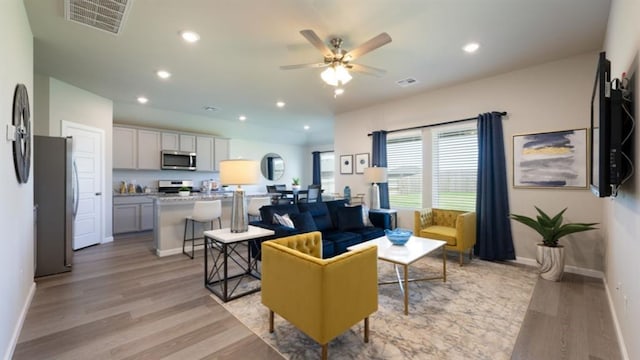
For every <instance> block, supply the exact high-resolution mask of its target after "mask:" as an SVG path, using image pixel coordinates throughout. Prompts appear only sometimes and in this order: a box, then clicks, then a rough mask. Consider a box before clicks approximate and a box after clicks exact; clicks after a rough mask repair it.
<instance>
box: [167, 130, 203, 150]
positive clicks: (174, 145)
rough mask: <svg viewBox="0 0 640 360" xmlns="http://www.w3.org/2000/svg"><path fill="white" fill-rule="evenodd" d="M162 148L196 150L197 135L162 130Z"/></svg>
mask: <svg viewBox="0 0 640 360" xmlns="http://www.w3.org/2000/svg"><path fill="white" fill-rule="evenodd" d="M162 150H175V151H187V152H196V136H195V135H191V134H179V133H174V132H162Z"/></svg>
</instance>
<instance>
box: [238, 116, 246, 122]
mask: <svg viewBox="0 0 640 360" xmlns="http://www.w3.org/2000/svg"><path fill="white" fill-rule="evenodd" d="M238 120H240V121H245V120H247V117H246V116H244V115H240V116H238Z"/></svg>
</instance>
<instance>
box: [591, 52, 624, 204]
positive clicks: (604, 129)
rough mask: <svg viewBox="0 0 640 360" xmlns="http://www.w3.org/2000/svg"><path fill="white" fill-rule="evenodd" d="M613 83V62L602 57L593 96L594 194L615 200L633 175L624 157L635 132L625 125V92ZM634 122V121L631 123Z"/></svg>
mask: <svg viewBox="0 0 640 360" xmlns="http://www.w3.org/2000/svg"><path fill="white" fill-rule="evenodd" d="M616 84H618V81H617V80H614V81H612V79H611V62H610V61H609V60H607V57H606V54H605V53H604V52H601V53H600V58H599V61H598V67H597V71H596V79H595V83H594V85H593V93H592V95H591V136H590V141H591V176H590V179H591V183H590V185H591V192H593V193H594V194H595V195H596V196H598V197H607V196H612V195H613V196H615V194H616V191H617V188H618V187H619V185H620V184H621V183H622V182H623V181H624V180H625V178H626V177H627V176H628V175H629V173H630V169H631V168H632V160H631V159H630V157H629V155H626V154H624V153H623V151H624V149H623V145H624V141H625V140H626V139H628V138H629V137H630V136H628V135H629V134H628V133H629V132H630V131H632V130H631V129H632V128H630V127H629V126H628V125H627V124H625V116H626V114H625V113H624V112H623V107H622V104H623V98H622V90H621V89H619V88H616V86H615V85H616ZM631 121H632V120H631Z"/></svg>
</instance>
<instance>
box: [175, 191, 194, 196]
mask: <svg viewBox="0 0 640 360" xmlns="http://www.w3.org/2000/svg"><path fill="white" fill-rule="evenodd" d="M178 195H180V196H189V195H191V191H178Z"/></svg>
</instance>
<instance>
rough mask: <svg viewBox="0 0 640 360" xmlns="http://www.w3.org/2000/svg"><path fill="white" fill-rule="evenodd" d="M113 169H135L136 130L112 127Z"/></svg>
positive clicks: (136, 154)
mask: <svg viewBox="0 0 640 360" xmlns="http://www.w3.org/2000/svg"><path fill="white" fill-rule="evenodd" d="M113 143H114V144H117V146H113V168H114V169H136V167H137V161H136V160H137V156H138V152H137V150H138V148H137V146H136V143H137V135H136V129H132V128H124V127H115V126H114V127H113Z"/></svg>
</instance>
